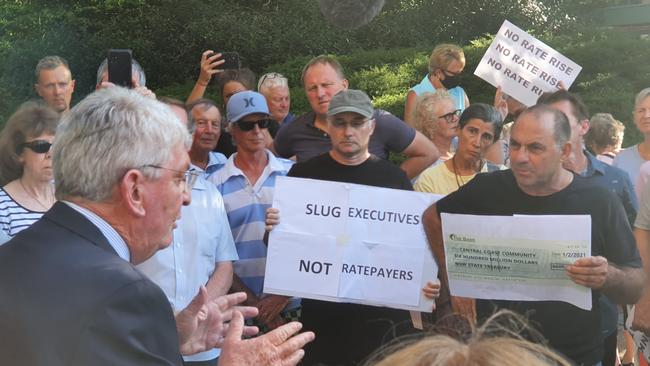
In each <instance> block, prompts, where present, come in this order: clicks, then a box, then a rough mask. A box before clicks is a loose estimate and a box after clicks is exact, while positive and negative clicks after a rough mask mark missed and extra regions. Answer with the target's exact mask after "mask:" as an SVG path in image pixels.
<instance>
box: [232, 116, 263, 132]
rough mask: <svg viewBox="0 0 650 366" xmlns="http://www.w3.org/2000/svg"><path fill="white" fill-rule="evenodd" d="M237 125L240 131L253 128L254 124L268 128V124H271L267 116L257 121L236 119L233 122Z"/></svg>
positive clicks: (261, 127)
mask: <svg viewBox="0 0 650 366" xmlns="http://www.w3.org/2000/svg"><path fill="white" fill-rule="evenodd" d="M235 124H236V125H237V127H238V128H239V129H240V130H242V131H250V130H252V129H253V128H255V125H257V127H259V128H260V130H261V129H263V128H269V125H270V124H271V120H270V119H268V118H265V119H259V120H257V121H237V122H235Z"/></svg>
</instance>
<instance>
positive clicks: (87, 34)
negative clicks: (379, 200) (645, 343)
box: [0, 0, 650, 141]
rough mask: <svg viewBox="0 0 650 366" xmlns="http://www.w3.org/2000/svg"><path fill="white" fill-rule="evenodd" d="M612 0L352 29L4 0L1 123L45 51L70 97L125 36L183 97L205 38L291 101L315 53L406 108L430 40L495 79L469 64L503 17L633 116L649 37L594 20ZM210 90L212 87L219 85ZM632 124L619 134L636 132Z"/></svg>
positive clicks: (178, 8) (584, 86)
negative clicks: (457, 49)
mask: <svg viewBox="0 0 650 366" xmlns="http://www.w3.org/2000/svg"><path fill="white" fill-rule="evenodd" d="M612 3H614V2H613V1H611V0H529V1H522V0H500V1H493V0H473V1H472V0H456V1H453V2H450V1H446V0H387V1H386V5H385V6H384V9H383V11H382V12H381V14H380V15H379V16H378V17H377V18H375V19H374V20H373V21H372V22H371V23H370V24H368V25H365V26H362V27H360V28H358V29H356V30H343V29H340V28H337V27H335V26H332V25H330V24H329V23H327V22H326V20H325V19H324V18H323V16H322V14H321V13H320V10H319V7H318V2H317V1H315V0H249V1H233V0H184V1H171V0H105V1H99V0H88V1H79V0H61V1H43V0H40V1H37V0H34V1H29V0H14V1H11V0H5V1H2V2H0V121H1V122H0V123H3V122H4V121H5V120H6V119H7V118H8V117H9V115H10V114H11V113H12V112H13V111H14V110H15V109H16V107H17V106H18V105H19V104H20V103H22V102H23V101H25V100H27V99H30V98H34V97H36V94H35V93H34V91H33V84H34V82H35V80H34V79H35V77H34V75H33V73H34V67H35V65H36V63H37V62H38V60H39V59H40V58H42V57H43V56H45V55H49V54H56V55H60V56H62V57H64V58H66V59H67V60H68V61H69V62H70V66H71V69H72V72H73V76H74V78H75V79H76V80H77V87H76V91H75V94H74V102H76V101H78V100H80V99H81V98H83V97H84V96H85V95H86V94H88V93H89V92H91V91H92V90H93V89H94V85H95V77H96V69H97V66H98V65H99V63H100V62H101V60H102V59H103V58H104V57H105V55H106V51H107V50H108V49H109V48H131V49H132V50H133V52H134V57H135V58H136V59H137V60H138V61H139V62H140V63H141V64H142V65H143V67H144V68H145V70H146V73H147V86H148V87H149V88H151V89H152V90H154V91H155V92H156V93H157V94H158V95H169V96H176V97H179V98H181V99H184V98H185V97H186V96H187V94H188V92H189V90H190V89H191V87H192V85H193V83H194V80H195V78H196V76H197V75H198V64H199V58H200V54H201V52H202V51H203V50H205V49H214V50H223V51H237V52H239V53H240V55H241V57H242V60H243V63H244V65H247V66H249V67H250V68H251V69H253V70H254V71H256V72H257V73H258V74H261V73H263V72H267V71H279V72H282V73H285V74H286V75H287V76H289V78H290V83H291V86H292V98H293V108H292V109H293V110H294V111H295V112H301V111H303V110H304V109H305V108H306V107H307V104H306V101H305V99H304V93H303V92H302V90H301V88H300V70H301V68H302V66H303V65H304V63H305V62H306V61H307V60H308V59H309V58H310V57H312V56H315V55H318V54H323V53H328V54H333V55H337V56H338V57H339V58H340V60H341V62H342V63H343V64H344V66H345V68H346V71H347V73H348V76H349V78H350V80H351V84H352V86H353V87H355V88H360V89H363V90H365V91H366V92H368V93H369V94H370V95H371V96H372V97H373V101H374V103H375V104H376V105H377V106H378V107H381V108H385V109H388V110H390V111H392V112H393V113H395V114H397V115H401V114H402V109H403V103H404V97H405V95H406V92H407V90H408V88H409V87H410V86H412V85H413V84H414V83H415V82H418V81H419V80H420V79H421V78H422V76H423V75H424V74H425V73H426V63H427V59H428V54H429V53H430V52H431V49H432V48H433V47H434V46H435V45H436V44H437V43H442V42H452V43H457V44H460V45H463V46H464V47H465V51H466V55H467V59H468V64H467V67H466V73H465V75H464V80H463V85H464V86H465V88H466V90H467V91H468V94H469V96H470V98H471V100H472V102H479V101H482V102H491V100H492V95H493V93H494V89H493V88H492V87H491V86H490V85H488V84H487V83H485V82H483V81H481V80H479V79H478V78H476V77H474V76H473V75H472V72H473V70H474V68H475V67H476V64H477V63H478V61H479V60H480V58H481V56H482V55H483V53H484V52H485V49H486V48H487V46H488V45H489V42H490V41H491V39H490V36H489V35H490V34H494V33H495V32H496V31H497V30H498V29H499V26H500V25H501V23H502V22H503V20H504V19H508V20H510V21H511V22H513V23H514V24H517V25H518V26H519V27H521V28H523V29H526V30H529V31H530V32H532V33H533V34H535V35H536V36H538V37H540V38H541V39H543V40H545V41H546V42H547V43H548V44H550V45H551V46H553V47H556V48H558V49H559V50H560V51H561V52H563V53H565V54H566V55H567V56H569V57H570V58H572V59H573V60H574V61H576V62H577V63H578V64H580V65H581V66H583V68H584V69H583V72H582V73H581V75H580V76H579V78H578V80H577V82H576V84H574V87H572V88H571V90H572V91H573V90H575V91H577V92H579V93H581V94H582V95H583V97H584V98H585V100H586V101H587V103H588V105H589V106H590V107H591V109H592V111H593V112H602V111H608V112H612V113H614V114H615V116H616V117H618V118H620V119H622V120H623V121H629V119H630V117H631V113H630V112H631V108H632V106H631V103H632V99H633V96H634V93H636V92H638V91H639V90H640V89H641V88H643V87H647V86H648V85H649V84H650V83H649V81H650V66H648V65H647V64H648V63H647V60H648V59H649V57H648V56H650V47H648V41H643V40H640V39H639V38H638V37H637V36H635V35H628V34H619V33H617V32H614V31H611V30H607V29H602V28H600V27H598V24H599V22H600V19H599V17H598V12H595V11H593V9H598V8H600V7H602V6H605V5H611V4H612ZM215 94H216V93H215V91H214V90H213V89H211V90H210V95H212V96H215ZM634 132H635V131H634V129H633V128H628V130H627V134H626V135H627V138H626V141H635V140H637V139H638V135H635V134H634Z"/></svg>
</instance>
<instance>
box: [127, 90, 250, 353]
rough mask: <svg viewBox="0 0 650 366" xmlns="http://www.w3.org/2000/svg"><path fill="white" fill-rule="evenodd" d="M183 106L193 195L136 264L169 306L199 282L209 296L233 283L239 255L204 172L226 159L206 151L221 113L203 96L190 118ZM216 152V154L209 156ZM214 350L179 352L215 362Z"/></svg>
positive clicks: (178, 305)
mask: <svg viewBox="0 0 650 366" xmlns="http://www.w3.org/2000/svg"><path fill="white" fill-rule="evenodd" d="M168 105H169V104H168ZM170 107H171V106H170ZM182 112H183V113H184V115H180V116H179V117H180V119H181V122H182V123H183V124H184V125H185V126H187V127H188V129H189V130H190V131H192V130H193V134H192V137H193V138H192V146H191V147H190V151H189V155H190V160H191V163H190V170H191V171H190V172H187V173H186V175H185V176H186V177H187V182H186V187H187V188H188V189H189V190H190V192H189V193H190V196H191V198H192V200H191V203H190V205H189V206H184V207H183V208H182V209H181V218H180V219H179V220H178V221H177V222H176V224H177V226H176V228H174V232H173V236H174V239H173V242H172V244H171V245H170V246H168V247H167V248H165V249H162V250H159V251H158V252H156V254H154V256H153V257H151V258H149V259H148V260H146V261H145V262H144V263H141V264H139V265H138V269H139V270H141V271H142V272H144V274H146V275H147V276H148V277H149V278H150V279H151V280H152V281H153V282H155V283H156V284H157V285H158V286H160V288H161V289H162V290H163V291H164V292H165V295H166V296H167V299H168V300H169V303H170V304H171V306H172V309H174V311H180V310H181V309H183V308H184V307H186V306H187V305H188V304H189V302H190V300H192V298H193V297H194V295H195V294H196V293H197V292H198V291H199V289H200V288H201V286H205V287H206V289H207V292H208V296H209V297H210V298H212V299H214V298H217V297H219V296H222V295H225V294H226V293H227V292H228V290H229V289H230V285H231V284H232V273H233V272H232V261H235V260H237V259H238V257H237V251H236V250H235V243H234V242H233V240H232V234H231V232H230V226H229V225H228V217H227V216H226V210H225V207H224V204H223V198H222V197H221V194H219V191H217V189H216V188H215V187H214V185H212V184H210V183H209V182H208V181H206V180H205V179H204V178H203V176H204V175H205V171H204V169H205V168H207V169H205V170H207V171H210V169H211V168H213V167H214V166H215V164H217V163H220V165H219V167H221V166H223V163H221V162H224V163H225V161H226V158H225V157H224V156H223V155H221V154H218V153H214V152H211V151H210V150H211V149H213V148H214V146H215V145H216V143H217V138H218V131H219V128H220V123H221V115H220V114H219V110H218V109H217V108H216V106H215V105H214V104H213V103H212V104H211V102H210V101H208V100H204V99H201V100H199V101H198V102H195V103H194V104H193V105H190V112H189V113H190V114H191V117H192V118H188V117H189V116H188V112H187V111H186V110H185V109H182ZM215 124H216V127H215V126H214V125H215ZM215 128H216V131H217V132H216V136H215V134H214V129H215ZM197 152H198V153H204V154H205V155H204V156H206V159H205V161H204V163H205V164H207V166H206V165H202V167H203V169H202V168H201V167H199V166H197V165H198V164H200V162H197V161H195V160H194V158H195V157H197V156H200V155H198V154H197ZM208 154H209V155H208ZM216 154H218V155H220V157H221V159H214V158H213V155H216ZM208 157H209V158H208ZM219 354H220V350H219V349H218V348H214V349H211V350H208V351H206V352H201V353H199V354H196V355H191V356H184V357H183V361H184V365H186V366H214V365H217V359H218V357H219Z"/></svg>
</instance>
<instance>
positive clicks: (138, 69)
mask: <svg viewBox="0 0 650 366" xmlns="http://www.w3.org/2000/svg"><path fill="white" fill-rule="evenodd" d="M107 68H108V59H107V58H105V59H104V61H102V63H101V64H99V68H98V69H97V85H99V84H101V82H102V75H104V73H105V72H106V73H108V70H107ZM131 72H132V73H138V75H139V76H140V77H139V78H138V83H140V86H147V76H146V75H145V74H144V70H143V69H142V66H140V64H139V63H138V61H136V60H135V59H134V58H132V59H131Z"/></svg>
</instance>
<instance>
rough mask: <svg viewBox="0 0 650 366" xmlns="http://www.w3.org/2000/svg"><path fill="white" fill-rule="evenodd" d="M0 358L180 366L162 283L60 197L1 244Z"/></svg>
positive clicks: (25, 361) (23, 364) (10, 362)
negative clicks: (122, 255)
mask: <svg viewBox="0 0 650 366" xmlns="http://www.w3.org/2000/svg"><path fill="white" fill-rule="evenodd" d="M0 364H3V365H21V366H28V365H48V366H49V365H181V364H182V360H181V357H180V353H179V349H178V335H177V333H176V325H175V321H174V317H173V314H172V310H171V307H170V305H169V303H168V301H167V299H166V297H165V295H164V294H163V292H162V290H161V289H160V288H159V287H158V286H156V285H155V284H154V283H153V282H151V281H150V280H149V279H148V278H146V277H145V276H144V275H143V274H142V273H140V272H139V271H138V270H136V269H135V268H134V267H133V266H132V265H131V264H130V263H128V262H126V261H124V260H122V259H121V258H120V257H118V255H117V253H116V252H115V251H114V250H113V248H112V247H111V246H110V245H109V243H108V241H107V240H106V238H105V237H104V236H103V235H102V233H101V232H100V231H99V229H98V228H97V227H96V226H95V225H93V224H92V223H91V222H90V221H88V220H87V219H86V218H85V217H84V216H82V215H80V214H79V213H78V212H77V211H75V210H74V209H72V208H70V207H69V206H68V205H66V204H64V203H60V202H59V203H56V204H55V205H54V206H53V207H52V209H50V210H49V211H48V212H47V213H46V214H45V215H44V216H43V218H42V219H41V220H39V221H37V222H36V223H34V225H32V226H31V227H30V228H28V229H26V230H23V231H22V232H21V233H19V234H18V235H17V236H16V237H15V238H14V239H12V240H11V241H9V242H8V243H6V244H5V245H3V246H0Z"/></svg>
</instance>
